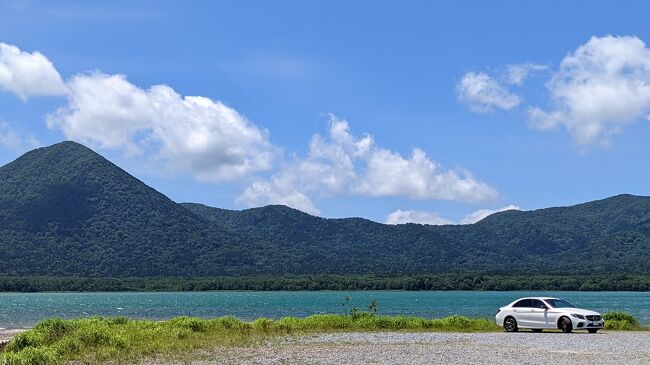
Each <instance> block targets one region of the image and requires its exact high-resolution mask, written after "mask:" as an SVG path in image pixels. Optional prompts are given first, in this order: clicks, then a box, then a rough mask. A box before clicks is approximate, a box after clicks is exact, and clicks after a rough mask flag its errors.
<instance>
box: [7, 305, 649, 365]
mask: <svg viewBox="0 0 650 365" xmlns="http://www.w3.org/2000/svg"><path fill="white" fill-rule="evenodd" d="M604 317H605V321H606V322H605V323H606V328H607V329H617V330H648V328H643V327H640V326H639V323H638V321H637V320H636V319H635V318H634V317H633V316H632V315H630V314H628V313H625V312H608V313H606V314H605V316H604ZM499 330H501V329H500V328H499V327H498V326H497V325H496V324H495V323H494V322H493V321H492V320H491V319H487V318H467V317H462V316H451V317H446V318H439V319H424V318H418V317H388V316H380V315H377V314H375V313H373V312H372V311H370V312H366V311H359V310H355V309H353V310H351V311H350V312H349V313H347V314H345V315H336V314H327V315H314V316H310V317H306V318H295V317H285V318H282V319H279V320H272V319H268V318H259V319H257V320H255V321H253V322H243V321H240V320H238V319H236V318H234V317H221V318H216V319H200V318H190V317H178V318H173V319H170V320H168V321H158V322H156V321H149V320H130V319H127V318H124V317H115V318H102V317H90V318H83V319H72V320H63V319H59V318H51V319H48V320H45V321H43V322H41V323H39V324H38V325H37V326H36V327H34V328H33V329H30V330H28V331H25V332H23V333H21V334H19V335H17V336H16V337H15V338H14V339H13V340H12V341H11V342H10V343H9V344H8V345H7V346H6V348H5V349H4V352H2V353H0V364H3V365H31V364H44V365H47V364H63V363H66V362H68V361H81V362H83V363H91V364H92V363H101V362H103V361H106V360H109V359H110V360H113V361H117V362H132V361H136V360H138V359H142V358H145V357H150V356H179V355H182V354H191V353H192V352H193V351H196V350H199V349H214V348H219V347H234V346H237V347H244V346H255V345H257V344H261V343H262V342H263V341H264V340H267V339H270V338H274V337H278V336H282V335H288V334H307V333H324V332H337V331H357V332H358V331H422V332H424V331H431V332H435V331H440V332H443V331H448V332H491V331H499Z"/></svg>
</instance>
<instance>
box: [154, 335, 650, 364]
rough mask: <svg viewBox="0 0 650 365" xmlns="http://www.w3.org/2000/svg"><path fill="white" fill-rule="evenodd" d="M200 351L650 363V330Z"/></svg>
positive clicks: (238, 360)
mask: <svg viewBox="0 0 650 365" xmlns="http://www.w3.org/2000/svg"><path fill="white" fill-rule="evenodd" d="M197 355H198V356H197V357H196V358H195V359H196V360H193V361H190V362H189V363H191V364H194V365H207V364H220V365H225V364H490V365H496V364H554V365H559V364H650V333H648V332H601V333H598V334H588V333H581V332H579V333H573V334H563V333H530V332H520V333H385V332H382V333H336V334H322V335H315V336H302V337H292V338H286V339H282V340H279V341H273V342H269V343H267V344H265V345H263V346H261V347H253V348H242V349H228V350H226V349H224V350H220V351H214V352H210V353H202V354H197ZM159 361H160V360H157V361H156V360H150V361H148V362H145V363H147V364H154V363H160V362H159ZM186 361H187V360H185V361H182V362H183V363H187V362H186Z"/></svg>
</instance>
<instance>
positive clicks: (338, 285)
mask: <svg viewBox="0 0 650 365" xmlns="http://www.w3.org/2000/svg"><path fill="white" fill-rule="evenodd" d="M209 290H260V291H279V290H537V291H539V290H564V291H650V276H648V275H645V274H638V275H636V274H610V275H605V274H601V275H565V276H562V275H500V274H485V273H472V272H461V273H441V274H427V275H409V276H376V275H277V276H272V275H260V276H240V277H229V276H219V277H196V278H178V277H176V278H174V277H157V278H84V277H46V276H41V277H19V276H0V292H44V291H209Z"/></svg>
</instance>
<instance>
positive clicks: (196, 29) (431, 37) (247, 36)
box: [0, 0, 650, 224]
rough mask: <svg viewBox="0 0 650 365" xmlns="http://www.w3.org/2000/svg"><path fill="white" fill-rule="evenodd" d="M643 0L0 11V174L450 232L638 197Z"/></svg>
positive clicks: (646, 175)
mask: <svg viewBox="0 0 650 365" xmlns="http://www.w3.org/2000/svg"><path fill="white" fill-rule="evenodd" d="M648 13H650V5H649V4H647V3H646V2H642V1H629V2H624V3H623V2H620V1H607V2H605V1H589V2H587V1H584V2H583V1H574V2H566V1H544V2H521V1H496V2H479V1H472V2H470V1H436V2H430V1H401V2H397V1H356V2H350V1H306V0H303V1H281V2H268V1H214V2H205V1H138V2H135V1H111V2H104V1H88V2H67V1H56V2H51V1H6V0H0V163H2V164H5V163H8V162H10V161H12V160H13V159H15V158H17V157H18V156H20V155H21V154H22V153H24V152H26V151H28V150H30V149H33V148H36V147H40V146H47V145H51V144H54V143H57V142H60V141H64V140H74V141H77V142H80V143H82V144H84V145H86V146H88V147H90V148H92V149H94V150H95V151H97V152H98V153H100V154H102V155H103V156H105V157H107V158H108V159H109V160H111V161H113V162H114V163H116V164H117V165H118V166H120V167H122V168H123V169H125V170H126V171H128V172H129V173H131V174H132V175H134V176H135V177H137V178H139V179H140V180H142V181H144V182H145V183H146V184H148V185H150V186H152V187H153V188H155V189H157V190H159V191H160V192H162V193H164V194H165V195H167V196H169V197H170V198H171V199H173V200H175V201H177V202H198V203H203V204H207V205H210V206H217V207H222V208H229V209H245V208H249V207H256V206H263V205H267V204H285V205H289V206H291V207H294V208H296V209H300V210H302V211H306V212H308V213H311V214H315V215H319V216H323V217H364V218H368V219H371V220H374V221H377V222H385V223H391V224H398V223H406V222H417V223H426V224H467V223H473V222H475V221H477V220H480V219H481V218H483V217H485V216H487V215H489V214H491V213H493V212H496V211H501V210H506V209H521V210H532V209H539V208H546V207H551V206H561V205H572V204H577V203H581V202H586V201H591V200H596V199H602V198H606V197H608V196H612V195H617V194H623V193H629V194H638V195H648V187H647V186H648V184H647V182H648V181H650V169H649V168H648V162H649V161H650V160H649V157H650V143H648V141H649V140H650V138H649V137H650V122H649V121H650V46H648V45H647V44H646V42H650V27H648V26H647V17H646V16H645V14H648Z"/></svg>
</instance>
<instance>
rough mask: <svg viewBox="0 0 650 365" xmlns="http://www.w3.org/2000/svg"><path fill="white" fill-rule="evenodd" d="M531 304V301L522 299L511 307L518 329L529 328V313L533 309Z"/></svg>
mask: <svg viewBox="0 0 650 365" xmlns="http://www.w3.org/2000/svg"><path fill="white" fill-rule="evenodd" d="M532 304H533V301H532V299H522V300H520V301H518V302H517V303H515V304H513V305H512V312H513V315H514V317H515V319H516V320H517V324H518V325H519V327H530V326H531V318H530V314H531V313H530V311H531V310H532V309H533V308H532Z"/></svg>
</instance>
